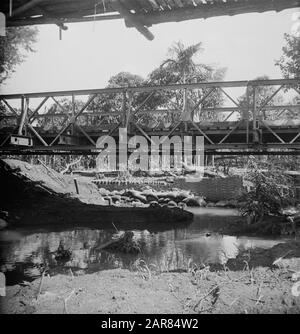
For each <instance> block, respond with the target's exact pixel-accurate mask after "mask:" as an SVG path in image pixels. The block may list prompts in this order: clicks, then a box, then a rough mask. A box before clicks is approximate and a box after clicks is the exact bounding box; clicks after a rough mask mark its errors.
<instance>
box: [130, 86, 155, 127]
mask: <svg viewBox="0 0 300 334" xmlns="http://www.w3.org/2000/svg"><path fill="white" fill-rule="evenodd" d="M132 94H133V93H132V92H128V100H129V101H128V110H127V111H126V129H127V131H128V133H130V118H131V108H132V99H133V96H132ZM151 96H152V93H151ZM146 100H148V98H147V99H146ZM138 109H139V108H138Z"/></svg>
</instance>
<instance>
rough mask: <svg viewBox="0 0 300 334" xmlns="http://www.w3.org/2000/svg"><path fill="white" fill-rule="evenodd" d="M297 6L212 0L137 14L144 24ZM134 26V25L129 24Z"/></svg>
mask: <svg viewBox="0 0 300 334" xmlns="http://www.w3.org/2000/svg"><path fill="white" fill-rule="evenodd" d="M297 7H299V0H263V1H261V0H259V1H257V0H249V1H235V2H228V1H227V2H218V3H216V2H214V3H206V4H204V3H203V4H202V5H201V4H200V5H198V6H197V7H192V6H189V7H183V8H177V9H172V10H162V11H155V12H151V13H146V14H138V15H136V18H137V19H139V21H140V22H142V23H143V24H144V25H145V26H147V27H150V26H151V25H153V24H159V23H165V22H181V21H187V20H194V19H207V18H210V17H216V16H225V15H226V16H227V15H229V16H233V15H238V14H244V13H262V12H266V11H276V12H279V11H282V10H285V9H289V8H297ZM131 26H134V25H131Z"/></svg>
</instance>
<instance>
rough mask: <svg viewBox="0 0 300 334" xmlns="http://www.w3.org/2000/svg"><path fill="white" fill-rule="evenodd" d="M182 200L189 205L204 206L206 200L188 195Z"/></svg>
mask: <svg viewBox="0 0 300 334" xmlns="http://www.w3.org/2000/svg"><path fill="white" fill-rule="evenodd" d="M183 202H184V203H185V204H186V205H187V206H189V207H198V208H199V207H203V206H206V202H205V200H204V199H203V198H202V197H190V198H186V199H184V200H183Z"/></svg>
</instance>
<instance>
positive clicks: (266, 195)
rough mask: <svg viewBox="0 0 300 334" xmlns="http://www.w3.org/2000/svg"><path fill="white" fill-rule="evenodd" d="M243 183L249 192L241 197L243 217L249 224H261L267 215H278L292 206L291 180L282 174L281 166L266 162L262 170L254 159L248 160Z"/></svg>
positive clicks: (259, 163)
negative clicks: (286, 207)
mask: <svg viewBox="0 0 300 334" xmlns="http://www.w3.org/2000/svg"><path fill="white" fill-rule="evenodd" d="M244 182H245V183H246V184H248V185H249V186H250V191H248V192H247V193H246V194H244V195H243V198H242V200H243V202H244V205H243V206H242V207H241V208H240V211H241V213H242V215H243V216H248V217H249V218H250V222H251V223H256V222H262V221H263V219H264V218H265V217H266V216H268V215H280V214H281V210H282V208H284V207H285V206H288V205H291V204H294V192H293V190H292V180H291V178H290V177H288V176H287V175H285V174H284V173H283V168H282V167H281V166H276V165H273V164H271V163H269V162H267V161H266V163H265V166H264V169H263V166H262V164H261V162H260V161H259V160H258V161H257V159H256V158H252V159H250V160H249V164H248V166H247V170H246V172H245V175H244Z"/></svg>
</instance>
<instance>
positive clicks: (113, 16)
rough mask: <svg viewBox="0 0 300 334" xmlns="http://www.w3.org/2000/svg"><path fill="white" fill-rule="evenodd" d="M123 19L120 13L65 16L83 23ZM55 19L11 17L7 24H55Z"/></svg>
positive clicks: (68, 20)
mask: <svg viewBox="0 0 300 334" xmlns="http://www.w3.org/2000/svg"><path fill="white" fill-rule="evenodd" d="M120 19H123V17H122V15H120V14H111V15H99V16H94V17H93V16H88V17H64V19H63V23H81V22H95V21H109V20H120ZM54 21H55V20H54V19H53V18H51V17H45V16H42V17H36V18H26V19H10V18H9V17H8V18H7V21H6V24H7V26H8V27H18V26H28V25H40V24H53V23H55V22H54Z"/></svg>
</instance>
